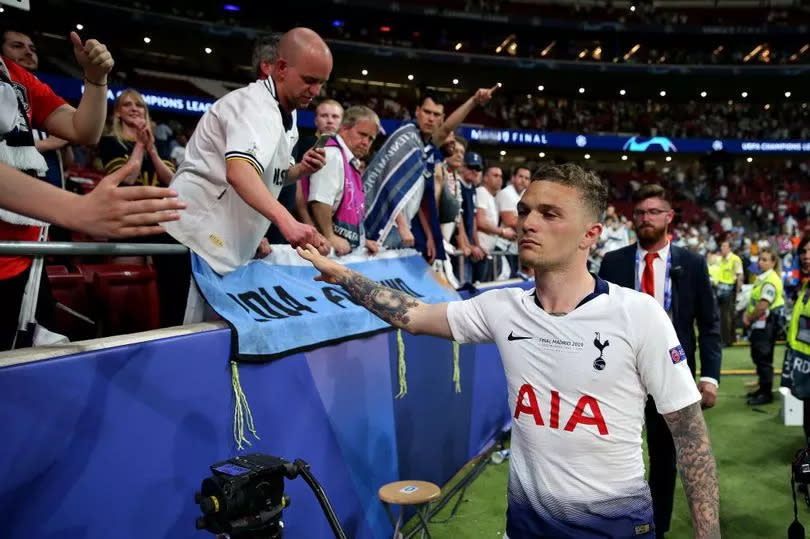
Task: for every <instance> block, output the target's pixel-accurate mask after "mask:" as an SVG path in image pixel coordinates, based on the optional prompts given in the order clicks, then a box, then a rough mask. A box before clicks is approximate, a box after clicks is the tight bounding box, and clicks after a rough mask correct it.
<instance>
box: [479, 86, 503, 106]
mask: <svg viewBox="0 0 810 539" xmlns="http://www.w3.org/2000/svg"><path fill="white" fill-rule="evenodd" d="M497 89H498V85H497V84H496V85H495V86H493V87H492V88H479V89H478V90H477V91H476V92H475V94H473V101H474V102H475V104H476V105H486V104H487V103H489V100H490V99H492V94H493V93H495V90H497Z"/></svg>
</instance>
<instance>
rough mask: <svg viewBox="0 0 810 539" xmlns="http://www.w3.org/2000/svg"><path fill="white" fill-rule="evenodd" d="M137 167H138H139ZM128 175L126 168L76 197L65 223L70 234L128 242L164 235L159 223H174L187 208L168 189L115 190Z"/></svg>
mask: <svg viewBox="0 0 810 539" xmlns="http://www.w3.org/2000/svg"><path fill="white" fill-rule="evenodd" d="M138 166H140V163H139V164H138ZM130 172H131V170H130V169H129V168H128V167H127V165H125V166H123V167H121V168H120V169H118V170H116V171H115V172H113V173H112V174H110V175H109V176H106V177H105V178H104V179H102V180H101V182H99V184H98V185H97V186H96V187H95V189H93V190H92V191H90V193H88V194H86V195H84V196H81V197H79V199H78V202H77V203H76V207H75V208H73V211H72V212H71V215H72V218H71V219H70V221H69V222H68V223H67V225H68V227H67V228H70V229H72V230H78V231H79V232H84V233H85V234H88V235H90V236H94V237H102V238H130V237H133V236H144V235H148V234H160V233H161V232H164V230H163V228H162V227H161V226H159V225H158V223H163V222H166V221H176V220H178V219H180V214H179V213H178V212H177V211H175V210H181V209H183V208H185V207H186V204H185V202H181V201H179V200H177V198H176V197H177V193H176V192H175V191H174V190H172V189H169V188H167V187H146V186H136V187H118V185H119V184H120V183H121V181H122V180H123V179H124V178H126V176H127V175H128V174H129V173H130Z"/></svg>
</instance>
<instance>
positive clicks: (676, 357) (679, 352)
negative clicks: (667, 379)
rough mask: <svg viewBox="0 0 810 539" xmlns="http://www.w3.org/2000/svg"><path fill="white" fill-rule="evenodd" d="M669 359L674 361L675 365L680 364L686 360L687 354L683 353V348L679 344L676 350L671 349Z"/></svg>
mask: <svg viewBox="0 0 810 539" xmlns="http://www.w3.org/2000/svg"><path fill="white" fill-rule="evenodd" d="M669 359H671V360H672V364H673V365H675V364H677V363H680V362H681V361H683V360H684V359H686V352H684V351H683V346H681V345H680V344H679V345H678V346H676V347H675V348H670V349H669Z"/></svg>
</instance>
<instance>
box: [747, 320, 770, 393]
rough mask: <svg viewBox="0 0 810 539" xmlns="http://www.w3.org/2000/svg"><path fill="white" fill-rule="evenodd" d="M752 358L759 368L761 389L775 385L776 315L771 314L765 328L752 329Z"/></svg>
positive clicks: (768, 389) (758, 375)
mask: <svg viewBox="0 0 810 539" xmlns="http://www.w3.org/2000/svg"><path fill="white" fill-rule="evenodd" d="M750 341H751V359H752V360H753V362H754V366H755V367H756V369H757V377H758V378H759V387H760V389H762V388H765V389H766V390H767V391H770V388H771V387H772V386H773V349H774V346H775V345H776V316H773V315H771V316H769V317H768V320H767V322H765V327H764V328H759V329H752V330H751V336H750Z"/></svg>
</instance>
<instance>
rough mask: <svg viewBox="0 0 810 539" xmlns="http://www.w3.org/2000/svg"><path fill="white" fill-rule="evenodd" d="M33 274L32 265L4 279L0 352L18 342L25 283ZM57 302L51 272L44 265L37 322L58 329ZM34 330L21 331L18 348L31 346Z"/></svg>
mask: <svg viewBox="0 0 810 539" xmlns="http://www.w3.org/2000/svg"><path fill="white" fill-rule="evenodd" d="M30 274H31V267H29V268H28V269H27V270H25V271H23V272H22V273H20V274H19V275H15V276H14V277H12V278H11V279H3V280H0V298H2V305H3V306H2V308H0V352H1V351H5V350H11V346H12V344H13V343H14V335H16V333H17V324H18V322H19V319H20V307H22V298H23V294H24V293H25V285H26V284H28V276H29V275H30ZM55 304H56V302H55V301H54V299H53V293H52V292H51V285H50V281H48V274H47V273H46V272H45V267H44V266H43V267H42V278H41V279H40V280H39V297H38V299H37V307H36V313H35V316H36V318H37V322H39V323H40V324H42V325H43V326H45V327H46V328H48V329H50V330H53V331H58V330H59V328H57V327H56V326H55V324H54V307H55ZM32 337H33V335H32V334H31V332H30V331H29V332H25V333H21V334H20V335H19V336H18V337H17V343H16V348H25V347H28V346H31V339H32Z"/></svg>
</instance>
